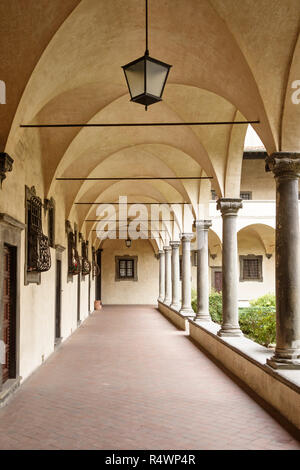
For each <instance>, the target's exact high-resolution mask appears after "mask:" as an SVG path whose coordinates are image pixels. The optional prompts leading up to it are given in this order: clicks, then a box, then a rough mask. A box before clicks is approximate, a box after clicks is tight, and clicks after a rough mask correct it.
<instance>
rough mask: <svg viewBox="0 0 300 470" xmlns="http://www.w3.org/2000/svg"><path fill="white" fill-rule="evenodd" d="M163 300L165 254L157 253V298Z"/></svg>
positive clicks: (161, 251)
mask: <svg viewBox="0 0 300 470" xmlns="http://www.w3.org/2000/svg"><path fill="white" fill-rule="evenodd" d="M164 298H165V252H164V251H163V250H160V251H159V297H158V300H159V301H160V302H163V301H164Z"/></svg>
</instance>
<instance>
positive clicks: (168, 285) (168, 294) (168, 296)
mask: <svg viewBox="0 0 300 470" xmlns="http://www.w3.org/2000/svg"><path fill="white" fill-rule="evenodd" d="M164 251H165V273H166V274H165V298H164V303H165V304H166V305H171V301H172V273H171V247H170V246H164Z"/></svg>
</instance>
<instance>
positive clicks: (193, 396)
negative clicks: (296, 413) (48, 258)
mask: <svg viewBox="0 0 300 470" xmlns="http://www.w3.org/2000/svg"><path fill="white" fill-rule="evenodd" d="M0 449H300V444H299V443H297V441H296V440H295V439H294V438H293V437H291V435H290V434H289V433H288V432H287V431H286V430H285V429H283V428H282V427H281V426H280V425H279V424H278V423H277V422H276V421H275V420H274V419H273V418H272V417H271V416H270V415H269V414H268V413H267V412H266V411H264V409H262V408H261V407H260V406H259V405H258V404H257V403H256V402H254V401H253V400H252V399H251V398H250V397H249V396H248V395H247V394H246V393H245V392H244V391H243V390H241V389H240V388H239V387H238V385H236V384H235V383H234V382H232V380H231V379H230V378H229V377H227V376H226V375H225V374H224V373H223V372H222V371H221V370H220V369H219V368H218V367H217V366H216V365H214V364H213V363H212V362H211V361H210V360H209V359H208V358H207V357H206V356H205V355H204V354H203V353H201V352H200V351H199V350H198V349H197V348H196V346H194V345H193V344H192V343H191V342H190V341H189V339H188V338H187V337H186V336H185V334H184V333H183V332H180V331H178V330H177V329H176V328H175V327H174V326H173V325H171V324H170V323H169V322H168V320H166V319H165V318H164V317H162V316H161V314H160V313H159V312H158V311H157V310H156V309H154V308H151V307H144V306H141V307H128V306H127V307H125V306H120V307H115V306H114V307H112V306H111V307H105V308H104V309H103V310H102V311H101V312H99V313H94V314H93V315H91V317H90V318H89V319H88V320H87V321H86V322H85V323H84V324H83V325H82V326H81V328H79V330H78V331H77V332H76V333H74V335H73V336H72V337H71V338H70V339H69V340H68V341H67V342H65V343H64V344H63V345H62V346H61V348H60V349H59V350H58V351H57V352H56V353H55V354H53V355H52V357H51V358H50V359H49V360H48V361H47V362H46V363H45V364H44V365H43V366H42V367H41V368H40V369H39V370H38V371H37V372H36V373H35V374H33V376H32V377H31V378H30V379H28V380H27V381H26V382H25V383H24V385H22V387H21V388H20V390H19V391H18V392H17V394H16V396H15V397H14V398H13V399H12V401H11V402H10V403H9V404H8V405H7V406H6V407H5V408H4V409H2V410H1V411H0Z"/></svg>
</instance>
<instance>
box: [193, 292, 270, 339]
mask: <svg viewBox="0 0 300 470" xmlns="http://www.w3.org/2000/svg"><path fill="white" fill-rule="evenodd" d="M250 305H251V306H250V307H247V308H240V309H239V322H240V327H241V330H242V332H243V333H244V334H245V335H246V336H247V337H249V338H250V339H252V340H253V341H256V342H257V343H259V344H262V345H263V346H268V345H269V344H271V343H274V342H275V340H276V313H275V312H276V308H275V295H274V294H266V295H263V296H262V297H259V298H258V299H255V300H252V301H251V302H250ZM192 307H193V310H194V311H195V312H197V295H196V292H195V290H193V291H192ZM209 312H210V315H211V318H212V320H213V321H214V322H216V323H222V294H221V293H220V292H217V291H214V290H212V291H211V294H210V296H209Z"/></svg>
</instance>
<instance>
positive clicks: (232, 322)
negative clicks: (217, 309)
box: [217, 198, 243, 336]
mask: <svg viewBox="0 0 300 470" xmlns="http://www.w3.org/2000/svg"><path fill="white" fill-rule="evenodd" d="M241 207H242V200H241V199H228V198H222V199H219V200H218V201H217V208H218V209H219V210H220V211H221V213H222V218H223V252H222V285H223V287H222V297H223V321H222V327H221V329H220V330H219V331H218V335H219V336H242V335H243V333H242V332H241V330H240V327H239V310H238V247H237V229H236V219H237V213H238V211H239V209H240V208H241Z"/></svg>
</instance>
